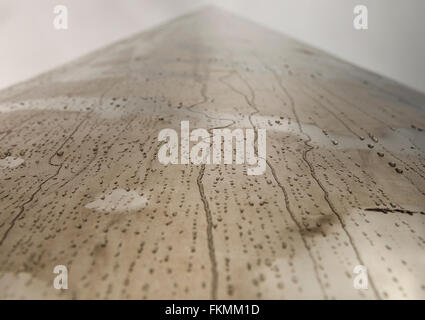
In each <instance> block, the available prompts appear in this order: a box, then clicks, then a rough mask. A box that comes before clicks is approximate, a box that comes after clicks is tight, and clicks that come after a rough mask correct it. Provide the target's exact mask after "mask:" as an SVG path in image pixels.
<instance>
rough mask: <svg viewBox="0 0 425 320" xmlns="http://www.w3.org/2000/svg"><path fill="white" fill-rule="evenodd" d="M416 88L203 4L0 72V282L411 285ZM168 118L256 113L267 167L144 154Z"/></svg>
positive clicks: (419, 176) (419, 278) (228, 118)
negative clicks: (362, 275)
mask: <svg viewBox="0 0 425 320" xmlns="http://www.w3.org/2000/svg"><path fill="white" fill-rule="evenodd" d="M424 106H425V98H424V96H422V95H420V94H417V93H415V92H412V91H410V90H408V89H406V88H404V87H401V86H398V85H397V84H395V83H392V82H390V81H387V80H385V79H382V78H380V77H378V76H376V75H373V74H370V73H368V72H366V71H364V70H361V69H358V68H356V67H353V66H352V65H349V64H347V63H345V62H342V61H340V60H337V59H335V58H333V57H331V56H329V55H327V54H325V53H323V52H320V51H318V50H315V49H312V48H310V47H307V46H306V45H304V44H301V43H298V42H296V41H294V40H291V39H288V38H286V37H285V36H283V35H281V34H278V33H275V32H273V31H270V30H267V29H264V28H262V27H259V26H257V25H255V24H252V23H250V22H247V21H245V20H243V19H240V18H237V17H234V16H232V15H230V14H228V13H225V12H222V11H220V10H218V9H214V8H208V9H205V10H202V11H199V12H197V13H195V14H192V15H188V16H184V17H182V18H179V19H177V20H174V21H172V22H170V23H168V24H166V25H163V26H161V27H158V28H156V29H154V30H152V31H149V32H146V33H142V34H140V35H137V36H135V37H132V38H130V39H127V40H124V41H122V42H120V43H117V44H114V45H112V46H109V47H107V48H105V49H102V50H99V51H97V52H94V53H93V54H91V55H88V56H85V57H83V58H81V59H79V60H77V61H75V62H73V63H70V64H68V65H66V66H64V67H62V68H58V69H56V70H53V71H51V72H48V73H46V74H43V75H41V76H39V77H37V78H35V79H33V80H31V81H28V82H25V83H22V84H20V85H17V86H14V87H12V88H9V89H7V90H4V91H2V92H1V93H0V153H1V158H2V159H1V160H0V297H1V298H120V299H121V298H131V299H140V298H148V299H150V298H180V299H185V298H202V299H204V298H206V299H209V298H222V299H224V298H238V299H246V298H272V299H281V298H319V299H325V298H329V299H330V298H354V299H357V298H360V299H361V298H371V299H377V298H383V299H386V298H422V299H423V298H425V274H424V272H423V271H424V270H425V258H424V257H425V255H424V253H425V251H424V246H425V239H424V238H425V216H424V213H423V212H424V211H425V200H424V199H425V197H424V196H425V194H424V192H425V180H424V177H425V166H424V163H425V159H424V148H425V136H424V131H423V130H422V129H423V128H425V116H424V112H423V111H422V110H421V108H422V107H424ZM182 120H188V121H190V126H191V128H192V129H194V128H207V129H211V128H219V127H220V128H222V127H228V128H231V129H232V128H252V127H253V126H254V127H256V128H265V129H266V130H267V161H268V162H267V170H266V172H265V174H264V175H258V176H249V175H247V173H246V169H247V167H246V166H245V165H236V164H233V165H224V164H223V165H168V166H164V165H162V164H160V163H159V162H158V158H157V152H158V149H159V147H160V145H161V144H160V142H158V138H157V137H158V133H159V131H160V130H161V129H163V128H173V129H175V130H177V131H178V132H179V131H180V121H182ZM378 153H379V154H378ZM396 169H397V171H396ZM56 265H65V266H67V267H68V271H69V283H68V286H69V289H68V290H63V291H59V290H56V289H54V288H53V279H54V277H55V276H56V275H55V274H53V268H54V267H55V266H56ZM357 265H364V266H366V267H367V270H368V273H369V289H368V290H358V289H355V288H354V287H353V278H354V276H355V274H354V273H353V269H354V268H355V266H357Z"/></svg>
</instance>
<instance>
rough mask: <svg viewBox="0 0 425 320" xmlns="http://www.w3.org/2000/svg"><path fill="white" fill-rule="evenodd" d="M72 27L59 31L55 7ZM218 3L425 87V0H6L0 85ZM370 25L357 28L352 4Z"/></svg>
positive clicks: (0, 1)
mask: <svg viewBox="0 0 425 320" xmlns="http://www.w3.org/2000/svg"><path fill="white" fill-rule="evenodd" d="M58 4H63V5H66V6H67V7H68V10H69V29H68V30H66V31H63V30H62V31H58V30H55V29H54V28H53V18H54V14H53V8H54V6H55V5H58ZM206 4H214V5H216V6H218V7H222V8H225V9H226V10H228V11H232V12H234V13H236V14H238V15H240V16H243V17H247V18H248V19H250V20H253V21H256V22H258V23H260V24H262V25H264V26H268V27H270V28H272V29H274V30H278V31H281V32H283V33H285V34H287V35H290V36H292V37H294V38H297V39H299V40H302V41H304V42H306V43H308V44H311V45H313V46H315V47H318V48H320V49H323V50H325V51H328V52H329V53H332V54H334V55H336V56H338V57H340V58H343V59H345V60H347V61H349V62H351V63H354V64H356V65H359V66H361V67H364V68H366V69H369V70H371V71H375V72H377V73H379V74H382V75H384V76H387V77H389V78H392V79H395V80H397V81H398V82H401V83H403V84H405V85H407V86H409V87H411V88H415V89H417V90H419V91H421V92H425V19H424V15H425V1H424V0H358V1H356V0H280V1H279V0H216V1H209V0H178V1H177V0H56V1H53V0H36V1H35V0H0V38H1V40H2V41H1V42H0V70H1V72H0V88H4V87H6V86H9V85H12V84H14V83H16V82H19V81H22V80H25V79H27V78H29V77H32V76H35V75H37V74H38V73H40V72H43V71H46V70H48V69H50V68H53V67H55V66H58V65H61V64H63V63H65V62H67V61H69V60H72V59H74V58H76V57H78V56H80V55H82V54H85V53H88V52H90V51H92V50H94V49H96V48H99V47H102V46H104V45H106V44H109V43H111V42H113V41H116V40H119V39H121V38H123V37H125V36H128V35H132V34H134V33H137V32H139V31H143V30H146V29H148V28H151V27H153V26H155V25H157V24H159V23H162V22H165V21H167V20H169V19H171V18H173V17H176V16H178V15H181V14H184V13H186V12H190V11H192V10H196V9H198V8H200V7H202V6H203V5H206ZM356 4H364V5H366V6H367V7H368V9H369V29H368V30H366V31H358V30H355V29H354V28H353V17H354V14H353V8H354V6H355V5H356Z"/></svg>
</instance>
